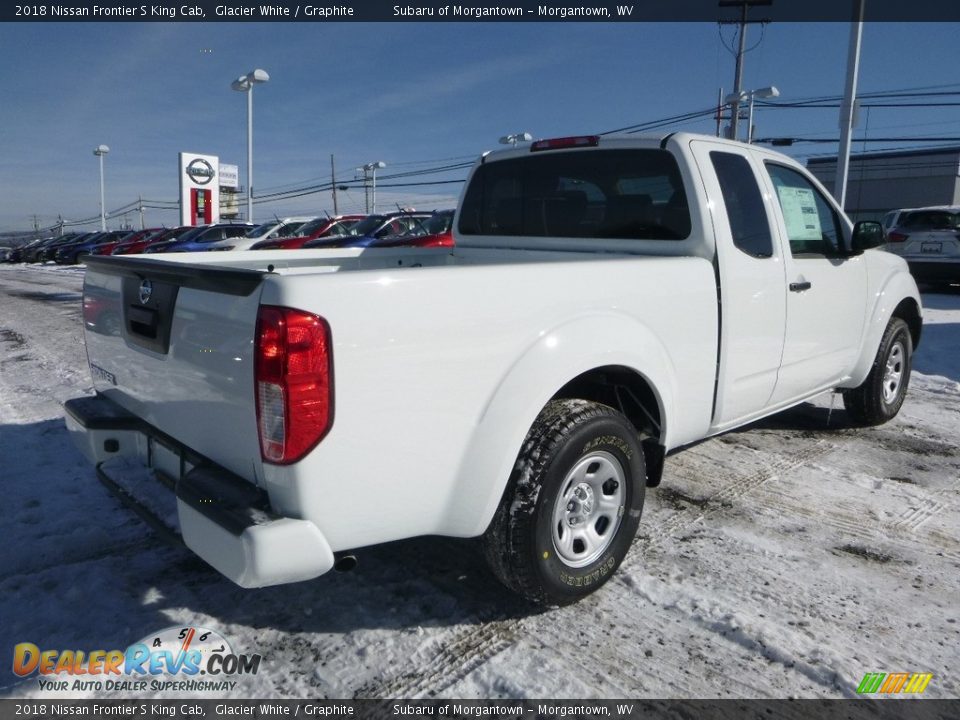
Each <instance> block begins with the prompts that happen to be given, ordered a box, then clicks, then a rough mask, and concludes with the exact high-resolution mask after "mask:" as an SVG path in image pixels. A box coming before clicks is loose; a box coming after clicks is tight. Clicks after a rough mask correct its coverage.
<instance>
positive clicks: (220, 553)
mask: <svg viewBox="0 0 960 720" xmlns="http://www.w3.org/2000/svg"><path fill="white" fill-rule="evenodd" d="M64 410H65V419H66V425H67V429H68V430H69V432H70V434H71V437H73V439H74V442H75V443H76V445H77V447H78V448H80V451H81V452H83V454H84V455H85V456H86V457H87V458H88V459H89V460H90V461H91V462H92V463H93V464H94V465H95V466H96V467H97V475H98V477H99V478H100V480H101V481H102V482H103V483H104V484H105V485H106V486H107V487H108V488H109V489H110V490H111V491H113V492H114V493H115V494H117V495H118V496H119V497H120V499H121V500H123V501H124V502H125V503H126V504H128V505H131V507H133V508H134V509H135V510H136V511H137V512H138V514H140V515H141V516H143V517H144V519H146V520H148V521H150V522H151V524H155V525H156V524H157V523H159V527H160V529H161V531H162V530H163V528H166V530H167V533H168V534H170V535H174V534H179V536H180V537H181V538H182V540H183V543H184V544H185V545H186V546H187V547H188V548H190V549H191V550H192V551H193V552H194V553H196V554H197V555H199V556H200V557H201V558H203V559H204V560H205V561H206V562H208V563H209V564H210V565H212V566H213V567H214V568H216V569H217V570H218V571H220V572H221V573H223V574H224V575H225V576H226V577H228V578H229V579H230V580H232V581H233V582H235V583H237V584H238V585H240V586H242V587H263V586H266V585H279V584H282V583H288V582H298V581H301V580H309V579H312V578H315V577H317V576H319V575H322V574H323V573H325V572H327V571H328V570H330V569H331V568H332V567H333V564H334V557H333V552H332V550H331V549H330V545H329V543H328V542H327V541H326V538H324V536H323V534H322V533H321V532H320V530H319V529H318V528H317V526H316V525H314V524H313V523H312V522H309V521H307V520H300V519H296V518H289V517H282V516H279V515H277V514H275V513H274V512H273V511H272V510H271V508H270V503H269V498H268V497H267V495H266V493H265V492H264V491H263V490H261V489H260V488H257V487H255V486H254V485H251V484H250V483H249V482H247V481H246V480H244V479H243V478H240V477H237V476H236V475H234V474H233V473H231V472H229V471H227V470H225V469H224V468H222V467H220V466H218V465H216V464H214V463H211V462H210V461H209V460H206V459H205V458H203V457H202V456H200V455H199V454H197V453H195V452H194V451H192V450H191V449H190V448H188V447H186V446H184V445H182V444H181V443H178V442H177V441H175V440H173V439H172V438H170V437H169V436H167V435H165V434H164V433H161V432H160V431H158V430H157V429H156V428H153V427H151V426H149V425H147V424H146V423H144V422H143V421H142V420H140V419H139V418H137V417H136V416H134V415H132V414H130V413H129V412H127V411H126V410H124V409H123V408H121V407H120V406H119V405H117V404H116V403H114V402H112V401H110V400H108V399H107V398H105V397H103V396H102V395H97V396H95V397H84V398H76V399H74V400H69V401H67V403H65V405H64Z"/></svg>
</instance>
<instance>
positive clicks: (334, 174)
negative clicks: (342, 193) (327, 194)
mask: <svg viewBox="0 0 960 720" xmlns="http://www.w3.org/2000/svg"><path fill="white" fill-rule="evenodd" d="M330 188H331V189H332V190H333V214H334V215H335V216H336V215H339V214H340V212H339V211H338V210H337V171H336V168H335V167H334V166H333V153H330Z"/></svg>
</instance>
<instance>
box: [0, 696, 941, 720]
mask: <svg viewBox="0 0 960 720" xmlns="http://www.w3.org/2000/svg"><path fill="white" fill-rule="evenodd" d="M63 717H95V718H136V720H154V719H155V720H163V719H169V718H180V719H181V720H199V719H200V718H204V719H205V720H219V719H220V718H238V717H247V718H274V717H282V718H308V719H309V718H319V719H320V720H332V719H338V718H360V719H362V720H388V719H390V720H404V719H409V718H415V717H428V718H434V719H436V718H440V719H443V718H449V719H450V720H464V719H469V720H472V719H474V718H481V719H487V720H514V719H516V718H529V719H530V720H592V719H593V718H601V719H603V720H606V719H608V718H612V719H614V720H641V719H642V720H657V719H659V718H664V719H667V718H670V719H676V720H680V719H688V718H691V719H692V718H695V719H696V720H806V719H807V718H815V719H816V720H953V719H954V718H957V717H960V700H922V699H919V698H918V699H909V700H509V699H504V700H343V701H337V700H190V699H186V700H116V701H114V700H52V699H51V700H39V699H36V700H0V720H15V719H17V718H20V719H23V718H31V719H32V720H41V719H44V718H63Z"/></svg>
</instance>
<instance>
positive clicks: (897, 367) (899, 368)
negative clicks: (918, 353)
mask: <svg viewBox="0 0 960 720" xmlns="http://www.w3.org/2000/svg"><path fill="white" fill-rule="evenodd" d="M904 355H905V353H904V350H903V343H901V342H897V343H896V344H894V346H893V347H891V348H890V354H889V355H887V362H886V366H885V367H884V370H883V400H884V402H886V403H887V404H890V403H892V402H893V401H894V400H896V398H897V393H898V392H900V383H901V382H902V381H903V366H904Z"/></svg>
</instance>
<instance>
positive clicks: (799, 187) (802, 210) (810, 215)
mask: <svg viewBox="0 0 960 720" xmlns="http://www.w3.org/2000/svg"><path fill="white" fill-rule="evenodd" d="M766 167H767V172H769V173H770V179H771V181H772V182H773V187H774V189H775V190H776V193H777V200H778V201H779V203H780V210H781V212H782V213H783V221H784V224H785V225H786V226H787V237H788V238H789V240H790V252H791V254H792V255H793V256H794V257H802V256H804V255H807V256H818V257H837V256H839V255H840V254H841V252H840V251H841V247H842V244H843V230H842V228H843V225H842V224H841V223H840V218H839V216H838V215H837V213H836V212H834V210H833V208H832V207H831V206H830V204H829V203H828V202H827V200H826V199H825V198H824V197H823V195H822V194H821V193H820V191H819V190H817V188H815V187H814V186H813V184H812V183H811V182H810V181H809V180H807V178H805V177H804V176H803V175H801V174H800V173H798V172H797V171H796V170H794V169H793V168H789V167H786V166H784V165H778V164H776V163H772V162H767V163H766Z"/></svg>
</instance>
